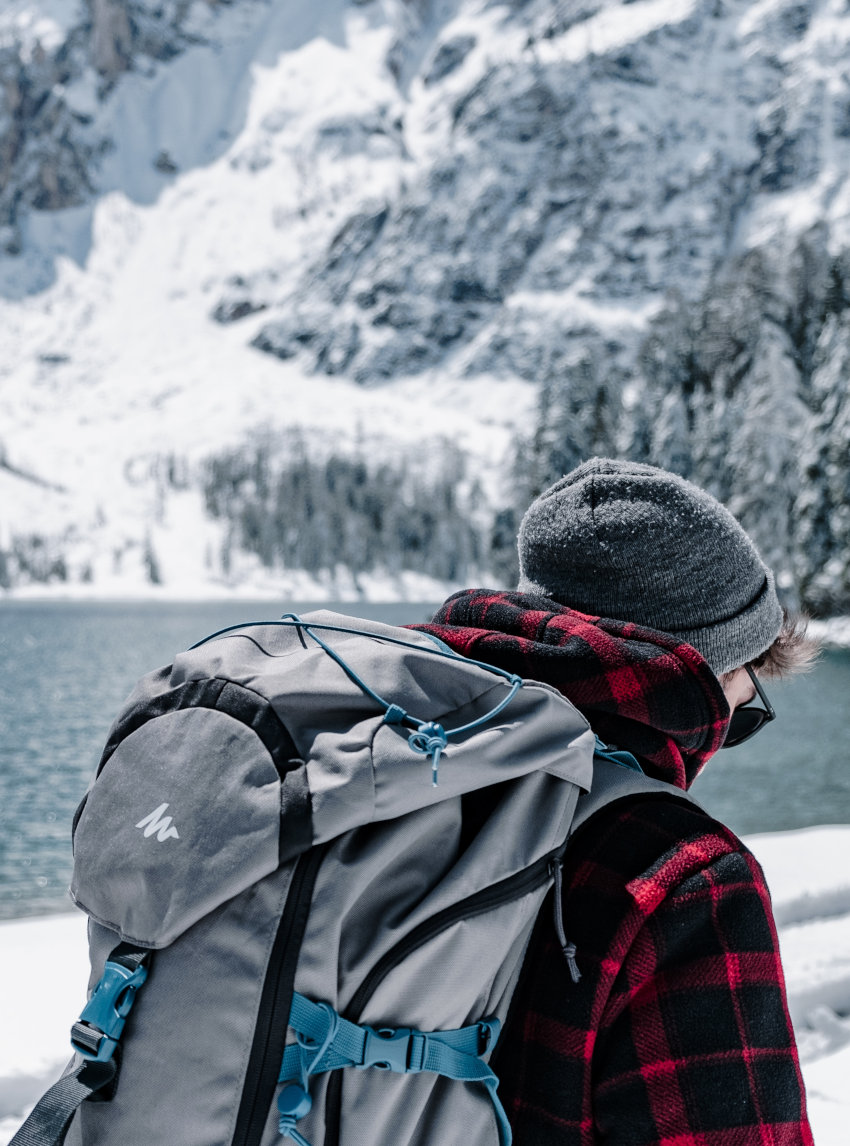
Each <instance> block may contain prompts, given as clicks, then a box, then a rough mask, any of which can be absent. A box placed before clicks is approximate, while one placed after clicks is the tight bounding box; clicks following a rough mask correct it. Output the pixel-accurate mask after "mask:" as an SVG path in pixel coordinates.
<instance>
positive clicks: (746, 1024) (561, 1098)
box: [428, 458, 813, 1146]
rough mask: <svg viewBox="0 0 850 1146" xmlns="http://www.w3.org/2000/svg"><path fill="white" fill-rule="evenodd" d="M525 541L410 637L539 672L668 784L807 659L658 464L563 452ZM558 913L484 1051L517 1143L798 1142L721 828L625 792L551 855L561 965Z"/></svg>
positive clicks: (775, 1013) (761, 914)
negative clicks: (558, 873)
mask: <svg viewBox="0 0 850 1146" xmlns="http://www.w3.org/2000/svg"><path fill="white" fill-rule="evenodd" d="M519 556H520V570H521V575H520V581H519V591H518V592H516V593H492V592H487V591H468V592H462V593H459V594H456V595H455V596H454V597H452V598H450V599H449V600H448V601H447V602H446V604H445V605H444V606H443V607H442V608H441V610H440V611H439V612H438V613H437V615H436V616H435V618H434V622H433V624H432V625H431V626H428V628H429V629H430V630H431V631H432V632H434V633H436V634H437V635H439V636H440V637H441V638H442V639H443V640H445V641H447V642H448V643H449V644H450V645H452V647H454V648H455V649H457V650H458V651H459V652H462V653H465V654H468V655H472V656H476V657H479V658H480V659H483V660H487V661H489V662H490V663H493V664H497V665H499V666H500V667H502V668H507V669H510V670H511V671H514V672H518V673H521V674H522V675H523V676H526V677H531V678H536V679H538V680H543V681H546V682H548V683H550V684H552V685H554V686H555V687H557V688H558V689H560V690H561V691H562V692H563V693H564V694H565V695H566V696H567V697H568V698H569V699H570V700H572V701H573V703H574V704H575V705H576V706H577V707H578V708H579V709H580V710H581V711H582V712H583V713H584V714H585V716H586V717H587V718H588V720H589V721H590V723H591V726H592V727H593V729H594V730H595V731H596V733H597V735H598V736H600V737H601V738H602V739H603V740H604V741H606V743H607V744H608V745H609V746H611V745H613V746H614V747H616V748H618V749H625V750H627V751H628V752H630V753H632V754H633V755H634V756H635V757H636V758H637V760H638V761H639V763H640V765H641V767H642V769H643V770H644V771H645V772H646V773H647V774H648V775H650V776H652V777H655V778H656V779H662V780H666V781H668V782H669V783H670V784H671V785H673V786H674V789H680V790H685V789H687V788H688V787H689V786H690V785H691V783H692V782H693V780H694V779H695V777H696V776H697V774H698V773H699V771H700V770H701V768H702V767H703V765H704V764H705V763H706V761H707V760H708V759H709V757H711V756H712V755H713V753H714V752H716V751H717V750H718V749H719V748H721V747H724V746H727V747H729V746H732V745H733V744H736V743H740V742H741V740H742V739H746V738H748V737H749V736H750V735H752V734H753V733H754V732H755V731H757V730H758V728H759V727H761V725H762V724H763V723H765V722H766V721H767V720H768V719H771V718H772V715H773V713H772V709H770V708H769V705H768V706H767V707H766V708H764V709H762V708H754V707H753V706H752V705H751V702H752V701H753V700H754V699H756V697H757V693H758V695H760V696H761V697H764V692H763V689H762V688H761V685H760V683H759V682H758V679H757V674H758V676H762V677H770V676H777V675H781V674H784V673H788V672H791V671H794V670H796V669H800V668H803V667H805V666H806V665H807V664H808V663H809V662H810V661H811V659H812V655H813V646H812V644H811V642H809V641H808V639H807V638H806V637H805V635H804V633H803V631H802V630H801V629H800V628H799V627H798V626H796V625H795V624H793V623H790V622H788V621H787V620H785V619H784V617H783V611H782V608H781V606H780V604H779V601H778V599H777V596H776V591H775V586H774V580H773V575H772V574H771V572H770V570H768V569H767V568H766V566H765V565H764V563H763V562H762V560H761V558H760V557H759V555H758V552H757V551H756V549H755V547H754V545H753V544H752V542H751V541H750V539H749V538H748V537H747V535H746V534H745V533H744V531H743V529H742V528H741V527H740V525H739V524H738V523H737V522H736V521H735V519H734V518H733V517H732V515H731V514H730V513H729V512H728V511H727V510H726V509H724V507H723V506H722V505H720V503H719V502H717V501H716V500H715V499H714V498H713V497H711V496H710V495H709V494H707V493H705V492H703V491H702V490H699V489H698V488H697V487H696V486H694V485H692V484H690V483H689V482H686V481H684V480H683V479H681V478H679V477H677V476H676V475H674V474H671V473H667V472H665V471H663V470H659V469H656V468H654V467H651V466H644V465H637V464H633V463H629V462H621V461H614V460H610V459H604V458H595V459H593V460H591V461H589V462H587V463H585V464H584V465H581V466H579V467H578V469H576V470H574V471H573V472H572V473H570V474H567V475H566V477H564V478H562V479H561V480H560V481H559V482H557V483H556V484H555V485H554V486H552V488H551V489H549V490H547V491H546V492H545V493H543V494H542V495H541V496H540V497H539V498H538V499H537V500H536V501H535V502H534V503H533V504H532V506H531V507H530V508H529V510H528V512H527V513H526V515H525V517H524V518H523V521H522V524H521V526H520V531H519ZM764 700H766V698H764ZM724 742H725V744H724ZM745 784H746V777H745V776H743V777H742V792H743V791H745ZM556 890H557V888H556ZM554 894H555V892H553V893H552V895H554ZM552 906H553V904H552V903H551V902H550V903H549V904H548V907H547V908H544V910H543V911H542V912H541V914H540V917H539V920H538V923H537V927H536V930H535V933H534V936H533V938H532V940H531V943H530V945H529V950H528V952H527V955H526V958H525V961H524V965H523V972H522V977H521V979H520V983H519V986H518V988H517V992H516V995H515V998H514V1002H513V1005H512V1010H511V1014H510V1016H509V1018H508V1022H507V1024H506V1028H505V1030H504V1032H503V1034H502V1037H501V1039H500V1043H499V1047H498V1048H497V1051H496V1057H495V1059H494V1067H495V1070H496V1073H497V1074H498V1075H499V1077H500V1079H501V1084H500V1095H501V1098H502V1101H503V1102H504V1105H505V1108H506V1110H507V1112H508V1115H509V1117H510V1120H511V1122H512V1126H513V1129H514V1142H515V1144H516V1146H556V1144H557V1146H597V1144H600V1143H605V1146H757V1144H758V1146H768V1144H770V1146H804V1144H807V1146H811V1143H812V1135H811V1130H810V1128H809V1124H808V1121H807V1116H806V1108H805V1094H804V1089H803V1084H802V1079H801V1075H800V1068H799V1062H798V1058H797V1052H796V1047H795V1043H794V1035H793V1031H792V1028H791V1023H790V1020H789V1017H788V1009H787V1005H786V998H785V987H784V981H783V976H782V969H781V965H780V960H779V952H778V946H777V939H776V929H775V926H774V922H773V916H772V912H771V907H770V900H769V896H768V891H767V888H766V886H765V883H764V878H763V875H762V872H761V869H760V868H759V866H758V864H757V862H756V861H755V859H754V858H753V857H752V855H751V854H750V853H749V852H748V851H747V849H746V848H745V847H744V845H743V844H742V843H741V842H740V841H739V840H738V839H737V838H736V837H735V836H734V835H733V834H732V832H730V831H729V830H728V829H727V828H726V827H724V826H723V825H722V824H720V823H718V822H717V821H716V820H713V819H712V818H711V817H709V816H708V815H707V814H706V813H704V812H703V811H702V810H701V809H699V808H698V807H697V806H696V805H694V804H692V803H688V802H686V801H684V800H682V799H679V798H676V796H675V795H674V794H670V795H645V796H631V797H628V798H627V799H624V800H621V801H619V802H617V803H615V804H612V805H610V806H608V807H607V808H605V809H604V810H603V811H601V812H599V813H597V814H596V815H595V816H594V817H593V818H592V819H590V820H589V821H588V822H587V823H586V824H585V825H584V826H583V827H581V828H579V829H578V831H577V832H576V834H575V836H574V838H573V840H572V842H571V844H570V848H569V849H568V852H567V856H566V860H565V864H564V871H563V887H562V890H561V891H560V906H561V910H562V917H563V920H564V921H565V927H566V931H567V932H568V934H569V939H570V941H571V943H570V945H568V947H567V951H566V953H567V955H568V956H569V958H568V959H565V958H564V954H565V952H564V950H562V944H561V942H560V941H559V939H558V934H557V928H556V927H555V926H554V925H553V922H552V911H551V908H552ZM562 938H563V935H562ZM576 965H577V966H578V968H579V969H580V973H581V977H580V979H579V981H578V982H574V981H573V979H574V978H576V975H575V974H572V975H571V973H570V971H571V969H572V971H573V972H574V971H575V968H576Z"/></svg>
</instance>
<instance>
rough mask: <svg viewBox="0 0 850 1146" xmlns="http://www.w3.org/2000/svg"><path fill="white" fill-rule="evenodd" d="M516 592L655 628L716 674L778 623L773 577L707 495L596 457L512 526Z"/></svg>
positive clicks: (761, 644)
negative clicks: (696, 653)
mask: <svg viewBox="0 0 850 1146" xmlns="http://www.w3.org/2000/svg"><path fill="white" fill-rule="evenodd" d="M518 545H519V565H520V579H519V586H518V587H519V590H520V592H523V593H541V594H543V596H545V597H550V598H552V599H554V600H555V601H558V602H560V603H561V604H562V605H568V606H569V607H570V608H573V609H578V610H579V612H582V613H591V614H593V615H595V616H602V617H610V618H613V619H615V620H621V621H632V622H634V623H635V624H638V625H645V626H647V627H648V628H652V629H661V630H662V631H663V632H665V633H670V634H672V635H673V636H675V637H677V638H678V639H679V640H682V641H684V642H685V643H687V644H689V645H693V646H694V647H695V648H696V649H698V650H699V651H700V652H701V653H702V655H703V656H704V657H705V659H706V660H707V661H708V663H709V665H710V666H711V668H712V669H713V671H714V673H715V675H717V676H719V675H720V674H721V673H724V672H729V671H730V670H731V669H734V668H738V667H739V666H741V665H744V664H747V663H748V662H749V661H752V660H754V659H755V658H756V657H757V656H759V655H760V654H761V653H763V652H764V651H765V649H767V648H769V647H770V645H772V644H773V642H774V640H775V639H776V637H777V635H778V633H779V630H780V628H781V625H782V607H781V606H780V604H779V601H778V599H777V596H776V588H775V585H774V581H773V574H772V573H771V571H770V570H769V569H768V568H767V566H766V565H765V564H764V562H763V561H762V560H761V558H760V557H759V555H758V552H757V550H756V547H755V546H754V545H753V543H752V541H750V539H749V537H748V536H747V535H746V533H745V532H744V530H743V529H742V528H741V526H740V525H739V524H738V522H737V521H736V520H735V518H734V517H733V516H732V514H731V513H730V512H729V511H728V510H727V509H726V508H725V507H724V506H722V505H721V504H720V502H719V501H717V500H716V499H715V498H713V497H712V496H711V494H708V493H706V492H705V491H704V490H701V489H698V488H697V486H695V485H692V484H691V483H690V482H689V481H685V480H684V478H680V477H677V475H676V474H672V473H668V472H667V471H666V470H660V469H656V467H655V466H645V465H639V464H637V463H634V462H621V461H616V460H614V459H612V458H592V459H591V460H590V461H589V462H585V463H584V464H583V465H580V466H579V467H578V468H577V469H574V470H573V471H572V472H571V473H568V474H567V475H566V476H565V477H562V478H561V480H560V481H558V482H556V483H555V484H554V485H553V486H552V487H551V488H550V489H547V490H546V492H545V493H542V494H541V495H540V497H538V498H537V500H536V501H534V502H533V503H532V505H531V506H530V507H529V509H528V510H527V512H526V514H525V516H524V517H523V519H522V522H521V523H520V527H519V541H518Z"/></svg>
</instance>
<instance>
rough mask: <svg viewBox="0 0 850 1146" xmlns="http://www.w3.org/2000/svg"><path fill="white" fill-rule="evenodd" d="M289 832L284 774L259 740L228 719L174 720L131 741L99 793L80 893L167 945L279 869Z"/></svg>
mask: <svg viewBox="0 0 850 1146" xmlns="http://www.w3.org/2000/svg"><path fill="white" fill-rule="evenodd" d="M157 825H159V826H158V827H157ZM175 831H176V832H177V835H176V836H174V835H173V834H172V833H173V832H175ZM279 833H280V779H279V777H278V774H277V772H276V770H275V768H274V766H273V765H272V763H271V760H270V759H269V756H268V753H267V752H266V750H265V748H263V746H262V744H261V743H260V741H259V739H258V738H257V737H256V735H255V734H254V733H253V732H252V731H251V730H250V729H248V728H246V727H245V726H244V725H242V724H240V723H239V722H238V721H235V720H233V719H232V718H231V717H229V716H225V715H224V714H222V713H219V712H212V711H208V710H198V709H185V710H182V711H179V712H174V713H170V714H169V715H167V716H162V717H159V718H158V719H156V720H152V721H150V722H149V723H148V724H145V725H143V726H142V727H141V728H140V729H139V730H138V731H137V732H134V733H133V734H132V735H131V736H129V737H127V739H126V740H124V741H122V743H121V744H120V745H119V747H118V748H117V749H116V751H115V752H114V754H113V755H112V757H111V759H110V760H109V762H108V763H107V765H106V767H105V768H104V770H103V772H102V774H101V776H100V779H99V780H98V782H97V784H96V785H95V786H94V788H93V789H92V791H91V793H90V795H89V798H88V801H87V803H86V807H85V809H84V811H83V814H82V816H81V817H80V821H79V823H78V825H77V832H76V837H75V864H74V877H73V882H72V885H71V894H72V896H73V898H74V900H75V901H76V902H77V903H78V905H79V906H80V907H82V908H83V910H85V911H87V912H88V913H89V914H90V915H91V916H92V917H93V918H94V919H96V920H97V921H98V922H99V923H103V924H105V925H106V926H108V927H110V928H111V929H112V930H114V931H117V932H118V933H119V934H120V935H121V937H122V938H125V939H128V940H130V941H132V942H138V943H140V944H142V945H143V946H148V947H163V946H166V945H167V944H169V943H170V942H172V940H173V939H174V938H175V937H176V936H177V935H179V934H180V933H181V932H183V931H185V929H186V928H187V927H190V926H191V925H192V924H193V923H196V922H197V921H198V920H199V919H202V918H203V917H204V916H205V915H207V914H208V913H209V912H210V911H212V910H213V909H214V908H215V907H217V906H218V905H219V904H220V903H222V902H224V901H225V900H227V899H230V898H231V897H232V896H234V895H236V894H238V893H239V892H240V891H242V890H244V889H245V888H246V887H250V886H251V884H253V883H255V882H256V881H257V880H258V879H261V878H262V877H263V876H265V875H268V874H269V872H272V871H274V870H275V868H276V867H277V865H278V843H279Z"/></svg>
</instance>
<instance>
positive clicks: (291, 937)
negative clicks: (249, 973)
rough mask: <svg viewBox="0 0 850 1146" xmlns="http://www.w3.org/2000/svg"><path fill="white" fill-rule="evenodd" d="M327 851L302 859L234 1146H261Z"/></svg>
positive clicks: (269, 976)
mask: <svg viewBox="0 0 850 1146" xmlns="http://www.w3.org/2000/svg"><path fill="white" fill-rule="evenodd" d="M326 851H327V845H324V846H320V847H314V848H311V849H310V851H309V852H307V853H306V854H305V855H302V856H299V858H298V859H297V860H296V864H295V870H294V871H293V873H292V882H291V883H290V886H289V891H288V893H287V896H286V904H285V905H284V909H283V914H282V915H281V917H280V923H279V924H278V929H277V934H276V935H275V938H274V943H273V944H272V950H271V955H270V956H269V962H268V967H267V969H266V978H265V982H264V983H263V990H262V994H261V996H260V1007H259V1011H258V1013H257V1025H256V1027H255V1029H254V1041H253V1043H252V1044H251V1053H250V1055H249V1057H248V1068H247V1070H246V1072H245V1083H244V1085H243V1087H242V1098H241V1101H240V1103H239V1113H238V1114H237V1116H236V1128H235V1130H234V1132H233V1138H232V1139H231V1146H260V1142H261V1139H262V1136H263V1131H264V1129H265V1126H266V1121H267V1119H268V1114H269V1109H270V1108H271V1105H272V1103H273V1101H274V1094H275V1090H276V1089H277V1082H278V1075H279V1073H280V1064H281V1061H282V1060H283V1051H284V1047H285V1045H286V1030H287V1027H288V1025H289V1011H290V1008H291V1006H292V992H293V989H294V985H295V969H296V967H297V966H298V955H299V952H300V950H301V942H302V940H303V938H304V931H305V929H306V926H307V918H308V916H309V914H310V901H311V899H312V897H313V888H314V886H315V883H316V876H317V875H318V872H319V868H320V867H321V864H322V860H323V859H324V858H325V852H326Z"/></svg>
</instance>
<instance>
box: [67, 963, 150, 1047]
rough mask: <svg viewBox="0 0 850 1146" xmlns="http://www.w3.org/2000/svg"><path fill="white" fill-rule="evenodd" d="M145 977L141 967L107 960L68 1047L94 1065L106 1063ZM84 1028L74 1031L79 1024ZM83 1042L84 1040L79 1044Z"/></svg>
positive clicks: (143, 968)
mask: <svg viewBox="0 0 850 1146" xmlns="http://www.w3.org/2000/svg"><path fill="white" fill-rule="evenodd" d="M147 977H148V972H147V968H145V967H136V968H135V969H134V968H132V967H125V966H124V964H123V963H112V962H109V961H107V963H106V966H105V967H104V969H103V975H102V976H101V978H100V982H99V983H98V985H97V986H96V987H95V989H94V993H93V994H92V997H91V998H90V999H89V1001H88V1002H87V1003H86V1005H85V1007H84V1008H83V1012H82V1014H81V1015H80V1019H79V1023H75V1024H74V1027H73V1028H72V1030H71V1046H72V1047H73V1048H74V1050H75V1051H76V1052H77V1053H78V1054H81V1055H82V1056H83V1058H87V1059H91V1060H93V1061H94V1062H108V1061H109V1059H111V1058H112V1056H113V1054H114V1053H115V1048H116V1046H117V1045H118V1039H119V1038H120V1037H121V1032H122V1031H123V1030H124V1024H125V1022H126V1021H127V1016H128V1015H129V1013H130V1010H131V1008H132V1006H133V1003H134V1001H135V997H136V991H137V990H138V989H139V987H141V985H142V983H144V981H145V979H147ZM81 1023H83V1024H85V1026H84V1027H83V1028H82V1029H81V1030H79V1031H78V1030H77V1028H78V1027H79V1025H80V1024H81ZM83 1040H85V1041H83Z"/></svg>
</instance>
